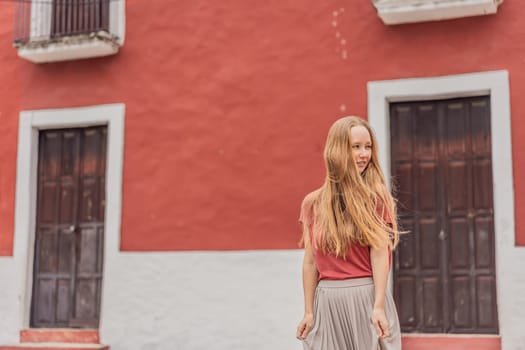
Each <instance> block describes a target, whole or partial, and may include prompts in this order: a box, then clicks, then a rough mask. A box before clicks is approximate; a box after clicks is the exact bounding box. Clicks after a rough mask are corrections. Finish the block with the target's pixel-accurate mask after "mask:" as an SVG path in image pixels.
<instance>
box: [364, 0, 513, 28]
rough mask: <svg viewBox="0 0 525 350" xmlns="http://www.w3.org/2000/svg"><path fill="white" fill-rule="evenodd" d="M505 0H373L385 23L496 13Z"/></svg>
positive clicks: (437, 19) (436, 19)
mask: <svg viewBox="0 0 525 350" xmlns="http://www.w3.org/2000/svg"><path fill="white" fill-rule="evenodd" d="M502 2H503V0H432V1H428V0H372V3H373V4H374V6H375V7H376V9H377V14H378V15H379V17H380V18H381V20H382V21H383V22H384V23H385V24H402V23H414V22H427V21H439V20H445V19H452V18H461V17H470V16H481V15H489V14H494V13H496V12H497V10H498V6H499V5H500V4H501V3H502Z"/></svg>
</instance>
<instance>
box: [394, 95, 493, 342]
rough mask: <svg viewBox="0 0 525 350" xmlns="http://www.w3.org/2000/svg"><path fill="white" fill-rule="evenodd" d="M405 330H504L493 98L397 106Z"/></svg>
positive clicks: (398, 279)
mask: <svg viewBox="0 0 525 350" xmlns="http://www.w3.org/2000/svg"><path fill="white" fill-rule="evenodd" d="M390 115H391V123H390V126H391V142H392V143H391V152H392V154H391V156H392V158H391V159H392V174H393V176H394V183H395V185H396V186H397V197H398V199H399V207H400V222H401V224H402V226H403V228H404V229H405V230H408V231H410V233H408V234H406V235H404V236H402V238H401V242H400V245H399V248H398V250H397V252H396V253H395V264H394V294H395V299H396V302H397V305H398V308H399V317H400V322H401V326H402V330H403V331H404V332H429V333H497V332H498V320H497V308H496V277H495V255H494V244H495V243H494V241H495V239H494V222H493V221H494V211H493V201H492V195H493V186H492V155H491V133H490V100H489V97H475V98H465V99H453V100H444V101H429V102H412V103H393V104H391V106H390Z"/></svg>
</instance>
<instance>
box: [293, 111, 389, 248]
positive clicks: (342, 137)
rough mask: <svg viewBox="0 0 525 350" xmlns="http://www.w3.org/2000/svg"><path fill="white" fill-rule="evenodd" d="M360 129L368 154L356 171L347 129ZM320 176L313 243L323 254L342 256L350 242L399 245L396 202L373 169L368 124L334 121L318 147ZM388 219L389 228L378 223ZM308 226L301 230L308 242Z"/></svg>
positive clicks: (374, 148) (315, 197) (374, 152)
mask: <svg viewBox="0 0 525 350" xmlns="http://www.w3.org/2000/svg"><path fill="white" fill-rule="evenodd" d="M355 126H364V127H365V128H366V129H367V130H368V132H369V133H370V139H371V141H372V145H371V146H372V147H371V149H372V152H371V157H370V162H369V163H368V166H367V167H366V169H365V170H364V171H363V172H362V173H359V170H358V169H357V165H356V164H355V160H354V157H353V155H352V140H351V134H350V130H351V129H352V128H353V127H355ZM324 160H325V165H326V178H325V181H324V183H323V185H322V186H321V188H320V189H318V190H317V191H315V192H314V193H312V195H313V198H312V201H311V210H313V218H314V224H315V225H314V227H313V228H314V231H315V232H319V233H320V234H319V235H317V237H315V244H316V246H317V247H318V248H320V249H321V251H322V252H323V253H325V254H326V253H332V254H335V255H336V256H337V257H342V258H344V257H346V255H347V253H348V249H349V248H350V246H351V245H352V244H354V243H358V244H361V245H365V246H372V247H380V246H386V245H389V246H390V247H392V248H395V247H396V246H397V243H398V242H399V232H398V227H397V223H396V204H395V201H394V198H393V197H392V195H391V194H390V192H389V191H388V189H387V187H386V183H385V178H384V175H383V172H382V171H381V168H380V166H379V161H378V155H377V142H376V138H375V135H374V133H373V131H372V129H371V128H370V125H369V124H368V123H367V122H366V121H365V120H364V119H361V118H359V117H355V116H350V117H344V118H341V119H339V120H337V121H336V122H335V123H334V124H333V125H332V127H331V128H330V131H329V132H328V137H327V140H326V145H325V149H324ZM384 217H389V218H391V221H392V223H391V226H390V225H388V223H387V222H385V220H384V219H383V218H384ZM309 226H310V225H304V226H303V240H305V239H309V238H310V237H311V235H310V232H309V231H310V229H311V228H312V227H311V226H310V227H309Z"/></svg>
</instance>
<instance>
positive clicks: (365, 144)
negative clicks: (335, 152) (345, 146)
mask: <svg viewBox="0 0 525 350" xmlns="http://www.w3.org/2000/svg"><path fill="white" fill-rule="evenodd" d="M350 137H351V140H352V157H353V158H354V161H355V164H356V166H357V169H358V170H359V173H362V172H363V171H364V170H365V169H366V167H367V166H368V163H370V158H371V157H372V140H371V139H370V133H369V132H368V129H367V128H365V127H364V126H362V125H358V126H354V127H353V128H352V129H350Z"/></svg>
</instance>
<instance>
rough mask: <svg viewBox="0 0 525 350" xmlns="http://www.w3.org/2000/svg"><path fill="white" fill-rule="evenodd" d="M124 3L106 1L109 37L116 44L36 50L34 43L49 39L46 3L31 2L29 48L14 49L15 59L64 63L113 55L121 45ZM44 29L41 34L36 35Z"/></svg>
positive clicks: (49, 46) (55, 45) (66, 45)
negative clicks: (17, 57) (107, 4)
mask: <svg viewBox="0 0 525 350" xmlns="http://www.w3.org/2000/svg"><path fill="white" fill-rule="evenodd" d="M125 10H126V0H109V33H110V34H112V35H115V36H116V40H114V41H113V40H102V39H100V38H97V37H95V38H89V39H83V40H81V41H79V42H75V41H71V40H69V41H68V42H66V41H59V42H53V43H46V44H45V45H42V46H38V45H34V43H38V42H41V41H44V42H45V41H46V40H49V38H50V35H51V15H52V14H51V6H50V2H39V1H32V2H31V16H30V21H31V23H30V40H29V45H22V46H20V47H19V48H18V56H20V57H22V58H24V59H27V60H29V61H31V62H34V63H46V62H57V61H68V60H76V59H83V58H90V57H101V56H108V55H114V54H116V53H117V52H118V50H119V48H120V46H122V45H124V39H125V34H126V13H125ZM40 28H45V29H44V31H43V32H38V30H39V29H40Z"/></svg>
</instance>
